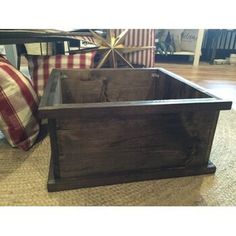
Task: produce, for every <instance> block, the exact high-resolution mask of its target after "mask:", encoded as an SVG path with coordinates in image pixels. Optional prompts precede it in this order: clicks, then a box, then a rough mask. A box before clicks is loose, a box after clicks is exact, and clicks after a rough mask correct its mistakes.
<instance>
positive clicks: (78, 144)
mask: <svg viewBox="0 0 236 236" xmlns="http://www.w3.org/2000/svg"><path fill="white" fill-rule="evenodd" d="M214 117H215V112H210V113H209V112H202V113H197V112H181V113H169V114H158V115H155V114H154V115H148V116H145V115H143V116H131V115H129V116H120V117H110V118H109V117H107V118H106V119H97V118H96V117H94V119H78V118H75V119H62V120H58V121H57V124H58V128H57V140H58V155H59V162H60V175H61V177H77V176H86V175H93V174H106V173H114V172H122V171H133V170H144V169H161V170H163V169H170V168H187V167H188V166H196V167H201V166H205V165H207V162H208V161H207V160H208V158H209V148H208V145H209V137H210V136H212V121H213V120H214Z"/></svg>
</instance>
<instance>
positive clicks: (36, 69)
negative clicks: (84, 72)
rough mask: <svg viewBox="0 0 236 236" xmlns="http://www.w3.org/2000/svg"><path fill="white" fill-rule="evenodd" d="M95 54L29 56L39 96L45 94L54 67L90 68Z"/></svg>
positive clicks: (31, 71) (30, 69) (31, 72)
mask: <svg viewBox="0 0 236 236" xmlns="http://www.w3.org/2000/svg"><path fill="white" fill-rule="evenodd" d="M94 56H95V52H88V53H83V54H74V55H55V56H27V59H28V66H29V72H30V75H31V78H32V80H33V84H34V88H35V91H36V92H37V94H38V95H39V96H42V95H43V91H44V88H45V86H46V84H47V81H48V78H49V75H50V73H51V71H52V69H53V68H60V69H71V68H80V69H88V68H91V67H92V66H93V59H94Z"/></svg>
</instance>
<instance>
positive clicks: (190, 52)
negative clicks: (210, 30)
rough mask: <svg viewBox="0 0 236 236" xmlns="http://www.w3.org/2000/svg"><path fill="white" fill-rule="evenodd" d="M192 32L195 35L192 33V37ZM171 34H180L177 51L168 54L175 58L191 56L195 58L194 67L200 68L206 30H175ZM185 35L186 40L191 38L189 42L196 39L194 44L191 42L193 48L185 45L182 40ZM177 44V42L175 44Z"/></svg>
mask: <svg viewBox="0 0 236 236" xmlns="http://www.w3.org/2000/svg"><path fill="white" fill-rule="evenodd" d="M166 31H170V30H166ZM191 31H192V32H193V31H194V33H192V35H191ZM171 32H172V33H173V34H175V32H176V33H177V34H179V36H178V39H177V44H178V45H177V48H176V49H177V50H176V51H174V52H173V54H172V53H170V52H168V54H171V55H173V56H189V57H191V58H193V66H198V65H199V61H200V56H201V48H202V42H203V37H204V29H198V30H196V29H188V30H187V29H185V30H184V29H183V30H180V29H173V30H171ZM183 35H184V36H185V37H186V40H185V41H187V39H188V38H189V41H191V40H192V38H195V37H196V40H195V41H194V42H191V43H189V44H191V46H188V45H186V44H187V43H186V42H185V43H184V40H183V39H182V37H183ZM174 43H176V42H174ZM156 53H157V54H159V53H158V52H156Z"/></svg>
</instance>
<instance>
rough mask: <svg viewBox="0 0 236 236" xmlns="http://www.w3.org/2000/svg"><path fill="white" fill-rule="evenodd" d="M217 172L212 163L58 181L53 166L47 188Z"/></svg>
mask: <svg viewBox="0 0 236 236" xmlns="http://www.w3.org/2000/svg"><path fill="white" fill-rule="evenodd" d="M215 171H216V167H215V165H214V164H213V163H212V162H209V163H208V164H207V165H205V166H202V167H195V168H193V167H188V168H169V169H146V170H134V171H126V172H118V173H117V172H115V173H108V174H100V175H91V176H80V177H76V178H63V179H57V178H55V177H54V176H53V166H52V165H50V171H49V178H48V185H47V187H48V191H49V192H55V191H62V190H69V189H76V188H84V187H95V186H101V185H110V184H117V183H127V182H134V181H145V180H152V179H163V178H176V177H183V176H194V175H203V174H213V173H215Z"/></svg>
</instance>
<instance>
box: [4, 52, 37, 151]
mask: <svg viewBox="0 0 236 236" xmlns="http://www.w3.org/2000/svg"><path fill="white" fill-rule="evenodd" d="M37 109H38V97H37V95H36V93H35V91H34V89H33V86H32V84H31V82H30V81H29V80H28V79H27V78H26V77H25V76H24V75H23V74H22V73H21V72H20V71H18V70H17V69H16V68H15V67H14V66H12V65H11V64H10V63H9V62H8V61H7V60H6V59H4V58H3V57H1V56H0V130H1V131H2V132H3V133H4V135H5V137H6V139H7V140H8V142H9V143H10V145H11V146H13V147H19V148H21V149H23V150H28V149H29V148H30V147H31V146H32V145H33V144H34V142H35V140H36V138H37V136H38V133H39V123H38V120H37V117H36V113H37Z"/></svg>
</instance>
